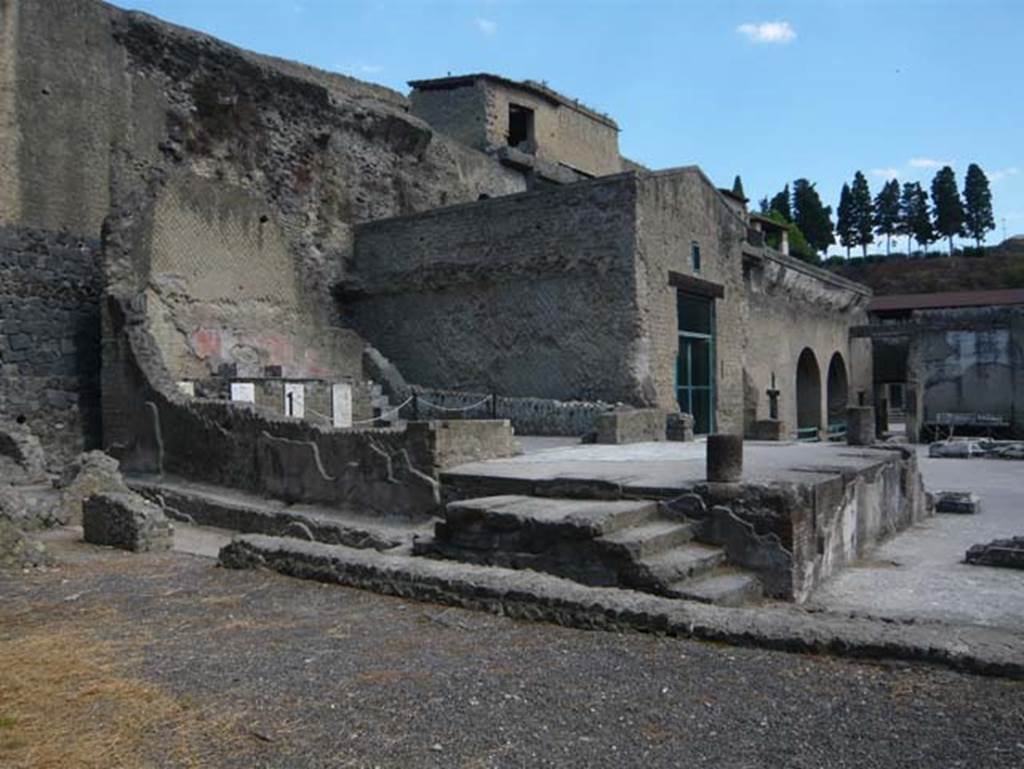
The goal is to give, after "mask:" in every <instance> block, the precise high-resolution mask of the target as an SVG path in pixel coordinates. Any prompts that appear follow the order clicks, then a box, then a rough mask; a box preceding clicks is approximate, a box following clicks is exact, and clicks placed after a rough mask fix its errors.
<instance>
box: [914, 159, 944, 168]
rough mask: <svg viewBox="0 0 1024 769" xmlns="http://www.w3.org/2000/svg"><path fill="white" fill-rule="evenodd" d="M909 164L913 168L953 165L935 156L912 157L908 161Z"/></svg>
mask: <svg viewBox="0 0 1024 769" xmlns="http://www.w3.org/2000/svg"><path fill="white" fill-rule="evenodd" d="M907 165H908V166H910V167H911V168H942V166H948V165H952V163H949V162H948V161H945V160H934V159H933V158H911V159H910V160H908V161H907Z"/></svg>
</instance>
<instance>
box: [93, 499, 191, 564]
mask: <svg viewBox="0 0 1024 769" xmlns="http://www.w3.org/2000/svg"><path fill="white" fill-rule="evenodd" d="M82 531H83V536H84V539H85V541H86V542H90V543H92V544H94V545H107V546H110V547H119V548H121V549H122V550H131V551H133V552H146V551H161V550H170V548H171V546H172V545H173V543H174V527H173V526H171V523H170V521H168V520H167V518H166V516H165V515H164V512H163V510H161V509H160V508H159V507H157V506H156V505H154V504H153V503H152V502H147V501H146V500H145V499H143V498H142V497H140V496H139V495H138V494H134V493H131V492H129V493H122V492H108V493H103V494H93V495H92V496H91V497H89V498H88V499H86V500H85V502H84V504H83V505H82Z"/></svg>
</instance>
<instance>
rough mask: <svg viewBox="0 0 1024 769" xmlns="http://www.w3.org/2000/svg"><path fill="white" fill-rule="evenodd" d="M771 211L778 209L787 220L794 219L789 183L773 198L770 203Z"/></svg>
mask: <svg viewBox="0 0 1024 769" xmlns="http://www.w3.org/2000/svg"><path fill="white" fill-rule="evenodd" d="M768 209H769V212H771V211H778V212H779V213H780V214H782V215H783V216H784V217H785V219H786V221H787V222H791V221H793V210H792V209H791V208H790V205H789V185H788V184H787V185H786V186H785V187H783V188H782V192H779V193H777V194H776V195H775V197H774V198H772V199H771V202H770V203H769V204H768Z"/></svg>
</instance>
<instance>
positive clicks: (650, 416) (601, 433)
mask: <svg viewBox="0 0 1024 769" xmlns="http://www.w3.org/2000/svg"><path fill="white" fill-rule="evenodd" d="M594 426H595V428H596V432H597V438H596V442H597V443H613V444H618V443H641V442H644V441H663V440H665V412H664V411H662V410H661V409H620V410H617V411H607V412H605V413H603V414H598V416H597V418H596V419H595V420H594Z"/></svg>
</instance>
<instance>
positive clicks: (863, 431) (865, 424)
mask: <svg viewBox="0 0 1024 769" xmlns="http://www.w3.org/2000/svg"><path fill="white" fill-rule="evenodd" d="M846 442H847V443H848V444H850V445H851V446H870V445H871V444H872V443H874V442H875V409H874V407H873V406H850V407H848V408H847V409H846Z"/></svg>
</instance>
